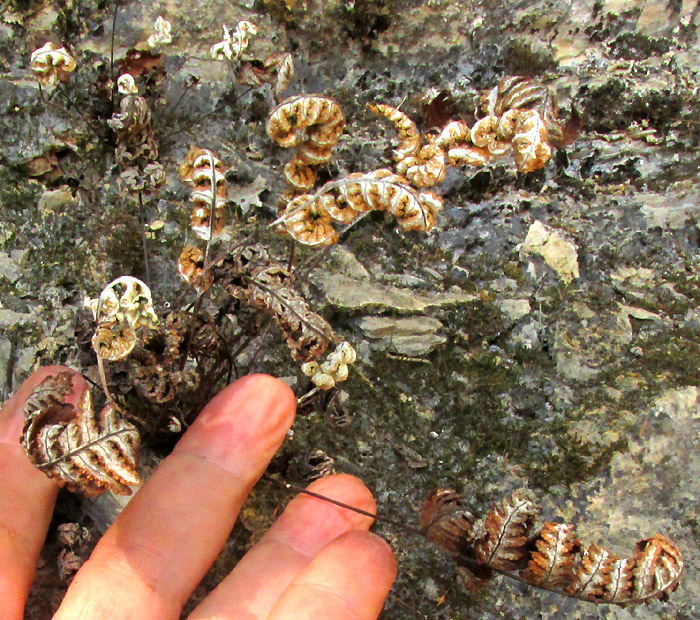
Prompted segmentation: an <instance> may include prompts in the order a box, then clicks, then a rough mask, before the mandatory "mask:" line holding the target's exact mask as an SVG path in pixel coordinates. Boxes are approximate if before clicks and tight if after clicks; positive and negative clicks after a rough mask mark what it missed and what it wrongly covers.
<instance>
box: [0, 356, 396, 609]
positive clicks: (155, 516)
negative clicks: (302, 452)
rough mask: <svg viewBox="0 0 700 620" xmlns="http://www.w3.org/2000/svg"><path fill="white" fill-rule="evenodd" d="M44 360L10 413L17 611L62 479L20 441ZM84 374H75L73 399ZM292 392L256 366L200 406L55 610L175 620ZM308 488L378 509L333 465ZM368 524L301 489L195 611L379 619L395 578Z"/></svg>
mask: <svg viewBox="0 0 700 620" xmlns="http://www.w3.org/2000/svg"><path fill="white" fill-rule="evenodd" d="M63 370H68V369H67V368H65V367H61V366H51V367H46V368H42V369H41V370H39V371H37V372H35V373H34V374H33V375H32V376H31V377H29V378H28V379H27V380H26V381H25V382H24V384H22V386H21V387H20V388H19V390H17V392H16V393H15V394H14V396H12V397H11V398H10V399H9V400H8V401H7V402H6V403H5V405H4V406H3V407H2V410H0V472H2V473H1V477H0V601H2V608H3V615H2V617H3V620H21V618H22V617H23V610H24V604H25V601H26V598H27V595H28V593H29V589H30V587H31V584H32V580H33V577H34V571H35V566H36V562H37V558H38V556H39V552H40V550H41V547H42V544H43V541H44V538H45V536H46V531H47V529H48V526H49V522H50V520H51V513H52V511H53V505H54V501H55V499H56V493H57V490H58V486H57V485H56V483H55V482H53V481H52V480H50V479H49V478H47V477H46V476H45V475H44V474H43V473H42V472H40V471H39V470H37V469H35V468H34V466H33V465H32V464H31V463H30V461H29V459H28V458H27V456H26V455H25V454H24V452H23V451H22V448H21V447H20V445H19V437H20V435H21V433H22V426H23V422H24V419H23V418H24V413H23V409H24V403H25V401H26V399H27V397H28V396H29V395H30V394H31V392H32V391H33V389H34V388H35V387H36V386H37V385H38V384H39V383H40V382H41V381H42V380H43V379H44V378H45V377H47V376H49V375H54V374H57V373H58V372H61V371H63ZM84 389H87V384H86V382H85V380H84V379H82V378H81V377H80V376H78V375H77V374H76V375H75V377H74V380H73V393H72V394H71V395H70V396H69V397H68V399H67V401H68V402H71V401H72V402H75V400H76V399H77V396H78V395H79V394H80V392H81V391H82V390H84ZM295 409H296V400H295V398H294V395H293V393H292V391H291V390H290V389H289V388H288V387H287V386H286V385H285V384H283V383H282V382H281V381H278V380H277V379H274V378H272V377H269V376H267V375H250V376H248V377H244V378H243V379H240V380H238V381H236V382H235V383H233V384H232V385H229V386H228V387H227V388H226V389H224V390H223V391H222V392H221V393H220V394H218V395H217V396H216V397H215V398H214V399H213V400H212V401H211V402H210V403H209V404H208V405H207V406H206V407H205V408H204V410H203V411H202V413H201V414H200V415H199V417H198V418H197V420H196V421H195V422H194V423H193V424H192V426H190V428H189V429H188V430H187V432H186V433H185V434H184V435H183V436H182V438H181V439H180V441H179V442H178V444H177V446H176V447H175V449H174V450H173V453H172V454H171V455H170V456H168V457H167V458H166V459H164V460H163V461H162V463H161V464H160V465H159V466H158V468H157V469H156V471H155V472H154V473H153V475H152V476H151V477H150V478H149V479H148V480H147V481H146V482H145V483H144V484H143V485H142V487H141V488H140V489H139V491H138V493H136V495H135V496H134V498H133V499H132V500H131V502H129V504H128V505H127V506H126V508H125V509H124V511H123V512H122V513H121V514H120V515H119V517H118V518H117V520H116V521H115V523H114V524H113V525H112V527H110V528H109V530H108V531H107V533H106V534H105V535H104V537H103V538H102V539H101V540H100V541H99V543H98V544H97V546H96V548H95V550H94V552H93V553H92V555H91V556H90V558H89V560H88V561H87V562H86V563H85V564H84V565H83V566H82V568H81V569H80V570H79V571H78V573H77V574H76V576H75V578H74V579H73V582H72V583H71V585H70V587H69V589H68V592H67V593H66V596H65V598H64V600H63V602H62V604H61V606H60V608H59V609H58V611H57V612H56V615H55V616H54V620H88V619H90V620H94V619H95V618H99V619H100V620H136V619H139V620H143V619H148V620H166V619H168V620H170V619H172V620H177V619H178V618H179V617H180V613H181V610H182V607H183V605H184V604H185V602H186V601H187V599H188V597H189V595H190V594H191V592H192V590H193V589H194V588H195V586H196V585H197V583H198V582H199V581H200V580H201V578H202V577H203V576H204V574H205V572H206V571H207V569H208V568H209V567H210V566H211V564H212V563H213V561H214V559H215V558H216V556H217V555H218V553H219V551H220V550H221V548H222V546H223V544H224V543H225V541H226V539H227V538H228V536H229V534H230V532H231V528H232V527H233V524H234V522H235V520H236V517H237V515H238V512H239V510H240V508H241V506H242V504H243V502H244V501H245V499H246V497H247V496H248V494H249V492H250V490H251V489H252V488H253V486H254V485H255V483H256V482H257V480H258V479H259V478H260V476H261V475H262V473H263V471H264V470H265V468H266V467H267V464H268V462H269V461H270V459H271V458H272V456H273V455H274V454H275V452H276V451H277V449H278V448H279V446H280V445H281V444H282V441H283V440H284V438H285V435H286V433H287V430H288V429H289V427H290V426H291V425H292V421H293V419H294V413H295ZM309 488H310V489H311V490H313V491H315V492H317V493H321V494H323V495H327V496H330V497H332V498H334V499H337V500H340V501H342V502H345V503H347V504H351V505H354V506H357V507H358V508H362V509H363V510H367V511H371V512H373V511H374V510H375V503H374V500H373V498H372V495H371V493H370V492H369V491H368V490H367V488H366V487H365V486H364V485H363V484H362V482H361V481H360V480H358V479H357V478H354V477H352V476H348V475H342V474H341V475H336V476H329V477H327V478H323V479H321V480H317V481H316V482H314V483H313V484H312V485H311V486H310V487H309ZM371 523H372V520H371V519H370V518H369V517H366V516H363V515H359V514H357V513H354V512H352V511H349V510H345V509H343V508H340V507H338V506H334V505H332V504H329V503H327V502H324V501H322V500H318V499H315V498H312V497H309V496H306V495H298V496H297V497H296V498H295V499H293V500H292V501H291V502H290V504H289V505H288V506H287V508H286V509H285V511H284V512H283V514H282V515H281V516H280V517H279V518H278V519H277V521H276V522H275V523H274V524H273V526H272V527H271V528H270V530H269V531H268V532H267V533H266V534H265V535H264V536H263V538H262V539H261V540H260V542H258V543H257V544H256V545H255V546H254V547H253V548H252V549H251V550H250V551H249V552H248V553H247V554H246V555H245V556H244V557H243V559H242V560H241V562H240V563H239V564H238V565H237V566H236V567H235V568H234V569H233V571H232V572H231V573H230V574H229V575H228V577H227V578H226V579H224V581H222V582H221V583H220V584H219V586H218V587H217V588H216V589H215V590H214V591H213V592H211V593H210V594H209V596H208V597H207V598H206V599H205V600H204V601H203V602H202V603H201V604H200V605H199V606H198V607H197V608H196V609H195V610H194V611H193V612H192V614H191V615H190V616H189V618H190V619H191V620H205V619H206V620H229V619H234V618H236V619H240V620H243V619H245V620H258V619H260V620H262V619H268V620H291V619H294V620H305V619H307V618H308V619H311V618H314V619H318V618H334V620H344V619H348V620H365V619H367V620H369V619H373V618H377V616H378V615H379V613H380V611H381V609H382V605H383V602H384V599H385V598H386V596H387V594H388V592H389V589H390V588H391V584H392V583H393V581H394V578H395V576H396V564H395V561H394V557H393V555H392V552H391V550H390V548H389V546H388V544H387V543H386V542H385V541H384V540H382V539H381V538H379V537H378V536H376V535H374V534H372V533H370V532H369V531H368V529H369V527H370V525H371Z"/></svg>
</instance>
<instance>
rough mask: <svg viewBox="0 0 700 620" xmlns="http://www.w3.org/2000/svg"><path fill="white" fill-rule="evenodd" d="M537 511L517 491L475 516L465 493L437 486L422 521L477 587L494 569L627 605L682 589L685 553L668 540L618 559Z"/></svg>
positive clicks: (647, 542) (649, 541)
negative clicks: (541, 520)
mask: <svg viewBox="0 0 700 620" xmlns="http://www.w3.org/2000/svg"><path fill="white" fill-rule="evenodd" d="M539 512H540V508H539V505H538V504H537V502H536V500H535V497H534V495H533V493H532V492H531V491H528V490H526V489H520V490H518V491H515V492H514V493H513V494H512V495H511V497H509V498H505V499H503V500H501V501H500V502H498V503H497V504H496V505H494V506H492V508H491V510H490V511H489V512H488V514H487V515H486V518H485V519H483V520H479V521H474V517H473V516H472V515H471V513H469V512H467V511H466V509H465V508H464V503H463V497H462V496H461V495H459V494H458V493H456V492H455V491H452V490H437V491H433V492H431V493H430V495H428V498H427V499H426V500H425V502H424V503H423V511H422V515H421V524H422V531H423V533H424V534H425V536H426V537H427V538H428V539H429V540H431V541H432V542H434V543H435V544H436V545H437V546H438V547H440V548H441V549H443V550H444V551H445V552H447V553H448V554H450V555H451V556H452V557H453V558H454V559H455V560H456V562H457V563H458V564H460V566H461V570H462V572H463V574H464V575H465V577H466V579H465V581H466V584H467V586H468V587H470V588H473V589H480V588H481V587H483V586H484V585H485V582H486V581H488V580H489V579H490V578H491V577H492V576H493V573H494V572H496V573H501V574H503V575H506V576H509V577H512V578H514V579H517V580H519V581H522V582H523V583H527V584H530V585H533V586H536V587H538V588H542V589H544V590H551V591H553V592H557V593H559V594H562V595H564V596H570V597H573V598H577V599H580V600H583V601H589V602H592V603H610V604H614V605H622V606H624V605H633V604H637V603H645V602H648V601H651V600H653V599H657V598H658V599H662V600H666V599H667V598H668V595H669V593H671V592H673V591H674V590H675V589H676V588H677V587H678V584H679V581H680V577H681V575H682V573H683V556H682V555H681V552H680V550H679V549H678V547H677V546H676V545H675V544H674V543H673V542H672V541H671V540H669V539H668V538H665V537H664V536H661V535H660V534H657V535H655V536H652V537H651V538H646V539H643V540H641V541H639V542H638V543H637V544H636V547H635V553H634V555H633V556H631V557H629V558H619V557H617V556H616V555H614V554H613V553H611V552H609V551H607V550H606V549H604V548H602V547H599V546H598V545H595V544H592V545H590V546H589V547H587V548H582V546H581V543H580V541H579V540H578V538H577V537H576V532H575V529H574V526H572V525H568V524H562V523H552V522H545V523H542V524H541V525H539V526H538V525H537V518H538V515H539ZM516 571H517V572H516Z"/></svg>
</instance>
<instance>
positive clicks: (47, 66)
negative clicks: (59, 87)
mask: <svg viewBox="0 0 700 620" xmlns="http://www.w3.org/2000/svg"><path fill="white" fill-rule="evenodd" d="M31 66H32V71H33V72H34V76H35V77H36V79H37V82H39V84H41V85H42V86H54V85H56V84H58V82H61V81H63V80H66V79H67V77H68V74H69V73H71V72H72V71H74V70H75V66H76V65H75V59H74V58H73V56H71V55H70V54H69V53H68V51H67V50H66V48H65V47H56V46H55V45H54V44H53V43H51V42H50V41H49V42H48V43H46V44H45V45H44V46H42V47H40V48H39V49H37V50H34V51H33V52H32V56H31Z"/></svg>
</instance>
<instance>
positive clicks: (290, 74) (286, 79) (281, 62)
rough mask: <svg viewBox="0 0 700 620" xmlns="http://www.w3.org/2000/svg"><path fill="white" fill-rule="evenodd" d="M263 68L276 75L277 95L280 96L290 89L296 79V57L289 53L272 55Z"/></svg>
mask: <svg viewBox="0 0 700 620" xmlns="http://www.w3.org/2000/svg"><path fill="white" fill-rule="evenodd" d="M263 66H264V67H265V69H267V70H268V71H271V72H273V73H276V74H277V75H276V78H275V87H274V90H275V95H278V96H279V95H280V94H281V93H283V92H284V91H285V90H287V89H288V88H289V84H290V83H291V81H292V80H293V79H294V57H293V56H292V55H291V54H290V53H289V52H281V53H279V54H270V55H269V56H268V57H267V58H266V59H265V60H264V61H263Z"/></svg>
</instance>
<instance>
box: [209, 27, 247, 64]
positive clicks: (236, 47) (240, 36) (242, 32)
mask: <svg viewBox="0 0 700 620" xmlns="http://www.w3.org/2000/svg"><path fill="white" fill-rule="evenodd" d="M223 28H224V38H223V40H221V41H219V42H218V43H215V44H214V45H212V46H211V48H210V49H209V55H210V56H211V57H212V58H213V59H214V60H223V59H224V58H227V59H228V60H230V61H232V62H233V61H236V60H238V58H239V57H240V55H241V54H242V53H243V52H244V51H245V50H246V48H247V47H248V45H249V43H250V38H249V37H251V36H255V35H256V34H258V27H257V26H256V25H255V24H253V23H252V22H249V21H247V20H242V21H240V22H238V24H237V25H236V27H235V29H234V30H233V32H231V31H230V30H229V29H228V28H227V27H226V24H224V27H223Z"/></svg>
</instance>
